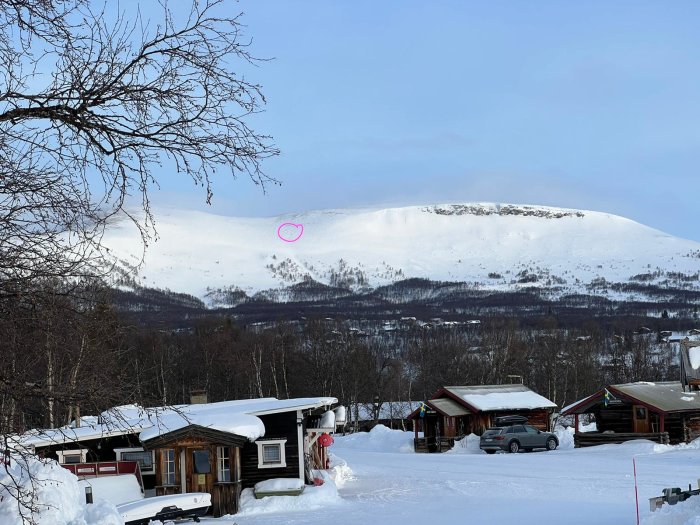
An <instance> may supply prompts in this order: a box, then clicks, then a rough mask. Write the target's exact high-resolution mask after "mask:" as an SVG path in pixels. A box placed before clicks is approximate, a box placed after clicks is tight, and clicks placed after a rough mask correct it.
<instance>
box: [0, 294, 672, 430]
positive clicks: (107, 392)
mask: <svg viewBox="0 0 700 525" xmlns="http://www.w3.org/2000/svg"><path fill="white" fill-rule="evenodd" d="M46 297H47V298H46V300H45V301H43V302H42V303H31V304H29V303H28V304H26V305H23V304H21V301H20V300H19V299H18V301H17V304H16V306H17V307H16V308H13V309H12V310H11V315H8V316H5V317H4V318H3V319H2V321H1V323H2V324H1V325H0V330H1V331H2V333H3V338H2V339H1V340H0V356H2V359H3V362H5V363H6V364H7V366H5V367H3V369H2V371H1V372H0V414H2V426H3V429H5V430H6V431H7V430H11V431H12V432H21V431H24V430H27V429H29V428H37V427H39V428H41V427H54V426H60V425H64V424H68V423H69V422H71V421H74V420H76V418H79V417H80V415H81V414H82V415H85V414H96V413H99V412H101V411H103V410H106V409H109V408H111V407H114V406H117V405H122V404H130V403H137V404H140V405H143V406H163V405H173V404H179V403H187V402H189V398H190V393H191V392H192V391H199V390H204V391H206V392H207V394H208V398H209V400H210V401H221V400H228V399H237V398H249V397H261V396H274V397H278V398H288V397H303V396H320V395H324V396H335V397H338V398H339V400H340V401H341V402H342V403H345V404H346V405H349V406H356V405H358V404H361V403H373V404H381V403H384V402H388V401H409V400H412V401H415V400H422V399H426V398H427V397H428V396H430V394H432V393H433V392H434V391H435V390H436V389H437V388H438V387H440V386H443V385H449V384H499V383H506V382H510V381H522V382H523V383H525V384H526V385H527V386H529V387H531V388H532V389H534V390H535V391H537V392H539V393H541V394H542V395H544V396H546V397H548V398H549V399H551V400H553V401H554V402H556V403H557V404H558V405H559V406H560V407H561V406H564V405H566V404H569V403H571V402H573V401H575V400H577V399H580V398H581V397H584V396H586V395H588V394H590V393H591V392H593V391H595V390H596V389H598V388H600V386H601V385H603V384H606V383H619V382H627V381H638V380H646V381H656V380H663V379H677V377H678V367H677V362H676V354H675V353H674V350H673V345H672V344H670V343H668V342H664V341H663V340H662V339H661V338H660V336H659V334H658V333H655V332H652V331H645V332H635V331H633V330H631V329H629V328H625V327H624V326H622V325H621V326H615V325H614V324H613V325H606V326H605V327H602V326H600V325H597V324H595V323H591V324H590V326H589V327H587V328H580V329H565V328H560V327H558V326H557V323H556V320H555V319H553V318H543V319H541V320H540V321H539V322H537V323H536V324H534V325H533V323H532V321H529V322H528V323H527V324H524V323H523V322H522V321H521V320H518V319H516V318H513V317H505V316H501V317H499V316H494V317H490V318H485V319H483V320H482V322H481V323H479V324H478V325H472V324H462V325H459V324H445V325H443V326H440V325H435V326H432V327H431V328H430V329H426V328H425V326H421V325H419V324H416V323H412V322H410V321H408V322H405V323H404V325H403V326H402V328H401V329H400V330H395V331H392V332H386V331H385V330H382V329H381V327H379V328H378V329H377V330H375V331H373V332H372V331H370V332H367V331H360V330H358V329H357V328H352V323H349V322H348V320H347V319H345V320H344V319H340V318H337V319H335V318H334V319H331V318H321V317H318V318H308V319H306V320H304V321H303V322H288V321H282V320H280V321H277V322H271V323H265V324H261V323H254V324H249V325H238V324H237V323H236V322H235V321H234V320H232V319H231V318H230V317H225V316H223V317H222V316H220V315H217V316H214V315H211V316H209V317H204V318H202V319H201V320H200V321H198V322H196V323H195V324H194V326H193V327H192V328H187V329H182V328H180V329H172V328H170V329H168V328H154V327H148V326H142V325H135V324H133V323H131V322H129V321H128V319H129V318H128V317H125V316H123V315H122V314H120V313H118V312H116V311H115V310H114V308H113V307H112V306H110V302H109V297H110V296H109V294H108V293H107V292H105V291H101V290H100V289H99V288H97V287H94V288H90V287H86V288H85V289H84V294H83V297H79V298H78V297H75V296H74V295H73V296H71V297H63V296H61V295H58V294H47V296H46Z"/></svg>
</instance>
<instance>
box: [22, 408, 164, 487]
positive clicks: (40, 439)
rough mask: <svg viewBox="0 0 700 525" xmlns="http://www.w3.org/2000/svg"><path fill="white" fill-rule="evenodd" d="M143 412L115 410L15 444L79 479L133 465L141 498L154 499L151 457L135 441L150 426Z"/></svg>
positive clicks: (28, 436)
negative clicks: (53, 462) (136, 464)
mask: <svg viewBox="0 0 700 525" xmlns="http://www.w3.org/2000/svg"><path fill="white" fill-rule="evenodd" d="M147 412H148V410H146V409H144V408H142V407H138V406H136V405H125V406H120V407H115V408H112V409H110V410H106V411H105V412H103V413H102V414H100V415H99V416H86V417H83V418H82V420H81V422H80V426H66V427H62V428H55V429H45V430H34V431H31V432H30V433H27V434H25V435H24V436H21V437H20V438H19V439H18V444H19V445H21V446H22V447H23V448H25V449H28V450H30V451H32V452H34V453H35V454H37V455H38V456H40V457H44V458H49V459H55V460H56V461H58V463H59V464H61V465H63V466H64V467H66V468H68V469H69V470H71V471H72V472H73V473H75V474H76V475H78V477H80V478H89V477H96V476H98V475H100V476H103V475H106V474H107V473H108V472H113V473H114V474H117V473H121V470H120V468H119V467H115V465H117V464H119V465H120V466H125V465H126V463H132V462H137V463H138V465H139V474H138V475H137V477H138V478H139V481H140V482H141V485H142V487H143V488H144V489H145V494H146V495H155V491H154V487H155V484H156V475H155V474H156V471H155V456H154V455H153V452H151V451H146V450H144V448H143V445H142V444H141V442H140V440H139V433H140V432H141V431H142V430H143V429H144V428H146V427H148V426H151V424H152V423H151V422H150V421H149V420H148V414H147ZM74 424H75V423H74ZM122 464H124V465H122ZM129 468H131V467H129ZM106 469H111V470H106Z"/></svg>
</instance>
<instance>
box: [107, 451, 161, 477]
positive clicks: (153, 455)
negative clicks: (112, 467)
mask: <svg viewBox="0 0 700 525" xmlns="http://www.w3.org/2000/svg"><path fill="white" fill-rule="evenodd" d="M125 452H126V453H127V454H128V453H129V452H149V453H150V454H151V468H150V469H144V467H143V465H141V462H140V461H138V460H134V459H123V457H122V454H124V453H125ZM114 454H115V456H116V458H117V461H136V462H137V463H138V464H139V469H140V470H141V474H146V475H151V474H155V473H156V453H155V451H154V450H144V449H143V447H127V448H115V449H114Z"/></svg>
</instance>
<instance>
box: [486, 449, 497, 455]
mask: <svg viewBox="0 0 700 525" xmlns="http://www.w3.org/2000/svg"><path fill="white" fill-rule="evenodd" d="M484 452H486V453H487V454H495V453H496V451H495V450H484Z"/></svg>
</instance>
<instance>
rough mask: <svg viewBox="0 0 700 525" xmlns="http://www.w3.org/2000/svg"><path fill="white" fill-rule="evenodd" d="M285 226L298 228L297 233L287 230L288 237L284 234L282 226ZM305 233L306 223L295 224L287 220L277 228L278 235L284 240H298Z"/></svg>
mask: <svg viewBox="0 0 700 525" xmlns="http://www.w3.org/2000/svg"><path fill="white" fill-rule="evenodd" d="M285 226H292V227H294V229H295V230H296V233H292V234H290V232H289V231H287V232H285V234H286V235H287V237H284V236H283V235H282V228H284V227H285ZM303 233H304V225H303V224H294V223H293V222H285V223H282V224H280V227H279V228H277V237H279V238H280V239H282V240H283V241H284V242H296V241H298V240H299V238H300V237H301V236H302V235H303Z"/></svg>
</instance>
